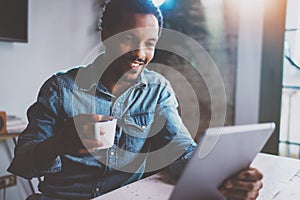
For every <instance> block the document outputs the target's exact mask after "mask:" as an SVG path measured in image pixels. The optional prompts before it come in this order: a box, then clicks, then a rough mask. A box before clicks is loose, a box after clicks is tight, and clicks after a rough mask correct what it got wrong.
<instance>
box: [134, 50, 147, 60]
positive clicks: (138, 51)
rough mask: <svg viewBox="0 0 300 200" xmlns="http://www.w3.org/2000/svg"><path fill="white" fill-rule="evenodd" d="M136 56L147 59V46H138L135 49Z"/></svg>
mask: <svg viewBox="0 0 300 200" xmlns="http://www.w3.org/2000/svg"><path fill="white" fill-rule="evenodd" d="M134 54H135V56H136V57H137V58H138V59H143V60H144V59H145V57H146V52H145V48H143V47H138V48H137V49H136V50H135V51H134Z"/></svg>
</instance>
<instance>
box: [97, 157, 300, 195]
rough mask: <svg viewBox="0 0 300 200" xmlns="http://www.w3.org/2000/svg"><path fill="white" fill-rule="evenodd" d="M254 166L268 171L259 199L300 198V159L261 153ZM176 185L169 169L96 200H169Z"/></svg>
mask: <svg viewBox="0 0 300 200" xmlns="http://www.w3.org/2000/svg"><path fill="white" fill-rule="evenodd" d="M252 166H253V167H256V168H258V169H259V170H260V171H261V172H263V174H264V179H263V184H264V187H263V189H262V190H261V192H260V196H259V197H258V199H259V200H269V199H275V200H299V199H300V190H299V189H300V160H297V159H291V158H285V157H279V156H274V155H269V154H262V153H260V154H258V155H257V156H256V158H255V159H254V161H253V162H252ZM175 184H176V183H175V181H174V180H173V179H172V178H171V177H170V175H169V174H168V173H167V172H160V173H158V174H155V175H152V176H150V177H147V178H145V179H142V180H140V181H137V182H135V183H132V184H129V185H127V186H124V187H122V188H119V189H117V190H114V191H112V192H109V193H107V194H105V195H102V196H100V197H97V198H95V199H94V200H111V199H126V200H127V199H133V200H134V199H136V200H150V199H155V200H166V199H169V197H170V195H171V193H172V190H173V188H174V185H175Z"/></svg>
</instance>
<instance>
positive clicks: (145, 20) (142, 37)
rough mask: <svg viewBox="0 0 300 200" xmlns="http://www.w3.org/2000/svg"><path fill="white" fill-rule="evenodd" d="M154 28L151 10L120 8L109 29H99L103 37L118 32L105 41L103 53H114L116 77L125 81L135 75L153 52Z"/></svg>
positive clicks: (155, 23) (155, 36) (156, 23)
mask: <svg viewBox="0 0 300 200" xmlns="http://www.w3.org/2000/svg"><path fill="white" fill-rule="evenodd" d="M158 31H159V25H158V20H157V19H156V17H155V16H154V15H153V14H137V13H132V12H129V11H123V17H122V19H120V23H119V24H117V25H116V26H115V28H114V29H113V30H107V29H105V31H104V32H102V34H103V33H104V34H106V35H105V36H104V38H109V37H111V36H113V35H115V34H118V35H117V36H115V37H114V39H113V41H112V42H111V43H110V44H107V45H106V53H107V54H112V55H113V56H117V57H118V58H117V59H116V60H115V61H114V62H113V65H112V67H113V69H112V71H113V73H114V74H115V75H117V77H119V78H121V79H122V81H128V82H133V81H135V80H136V79H137V78H138V76H139V75H140V73H141V72H142V70H143V69H144V68H145V67H146V66H147V64H148V63H149V62H150V61H151V60H152V58H153V56H154V51H155V45H156V43H157V41H158ZM119 33H120V34H119ZM112 55H109V56H112ZM119 56H120V57H119Z"/></svg>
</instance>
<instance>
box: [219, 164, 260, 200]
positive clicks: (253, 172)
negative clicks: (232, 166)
mask: <svg viewBox="0 0 300 200" xmlns="http://www.w3.org/2000/svg"><path fill="white" fill-rule="evenodd" d="M262 178H263V175H262V173H261V172H259V171H258V170H257V169H255V168H248V169H246V170H243V171H240V172H239V173H238V174H236V175H234V176H233V177H231V178H229V179H227V180H226V181H225V182H224V183H223V184H222V185H221V186H220V188H219V191H220V192H221V193H222V194H223V196H225V197H227V198H228V199H236V200H240V199H241V200H248V199H249V200H250V199H256V198H257V197H258V195H259V190H260V189H261V188H262V186H263V185H262V182H261V180H262Z"/></svg>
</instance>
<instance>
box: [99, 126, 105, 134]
mask: <svg viewBox="0 0 300 200" xmlns="http://www.w3.org/2000/svg"><path fill="white" fill-rule="evenodd" d="M100 135H105V130H104V128H103V127H100Z"/></svg>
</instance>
